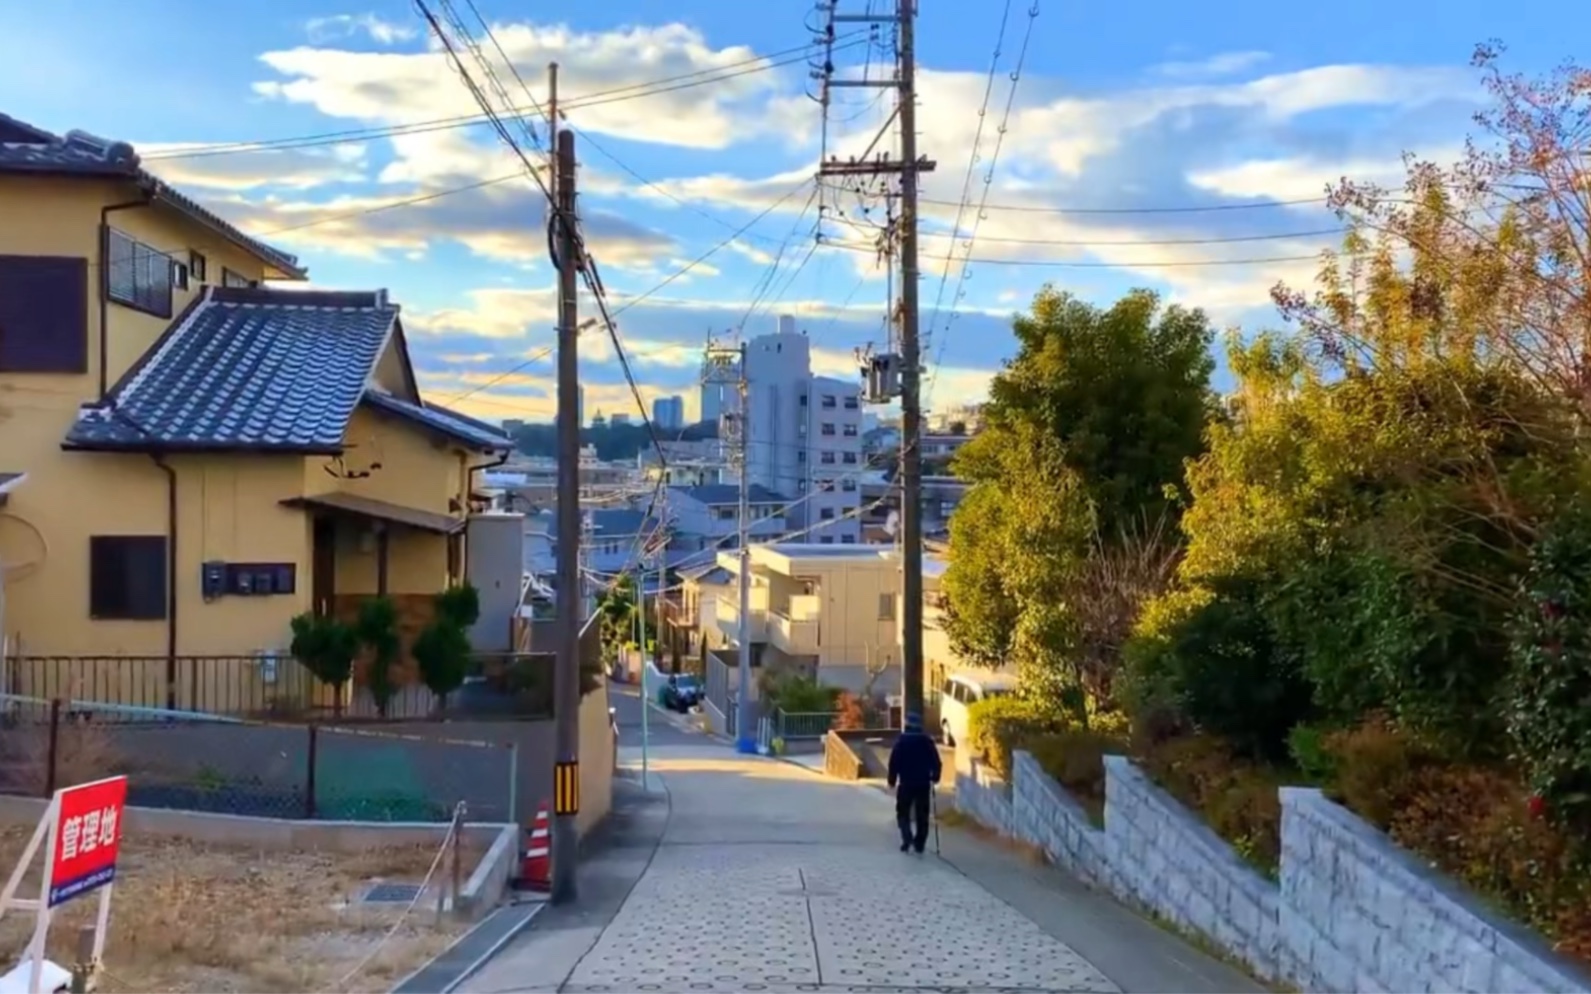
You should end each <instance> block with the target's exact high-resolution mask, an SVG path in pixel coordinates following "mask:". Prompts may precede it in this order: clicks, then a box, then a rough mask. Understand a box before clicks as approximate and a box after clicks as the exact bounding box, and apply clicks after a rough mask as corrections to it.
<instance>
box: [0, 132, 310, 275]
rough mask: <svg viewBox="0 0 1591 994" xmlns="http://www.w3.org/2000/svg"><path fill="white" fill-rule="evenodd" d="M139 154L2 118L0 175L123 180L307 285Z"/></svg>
mask: <svg viewBox="0 0 1591 994" xmlns="http://www.w3.org/2000/svg"><path fill="white" fill-rule="evenodd" d="M141 161H142V160H140V159H139V157H138V152H137V151H136V150H134V148H133V147H132V146H131V145H129V144H128V143H126V142H118V141H110V140H108V139H105V138H100V137H98V136H95V135H91V134H88V133H87V132H85V131H68V132H67V133H66V134H65V135H55V134H51V133H50V132H48V131H45V130H44V129H42V128H37V127H34V126H33V125H31V124H27V123H25V122H23V121H19V120H17V119H16V118H14V117H10V116H7V115H5V114H0V173H36V174H43V175H66V176H120V177H124V178H126V179H129V180H131V181H133V182H135V183H137V184H138V185H139V186H140V187H142V188H143V189H144V191H145V192H146V193H148V194H149V195H150V196H151V197H153V198H155V199H156V200H159V201H161V202H163V203H166V204H169V205H170V206H171V207H173V208H175V209H177V210H179V211H181V212H183V213H184V214H187V215H188V216H189V217H191V218H193V219H194V220H195V221H198V222H199V223H200V224H203V225H205V226H207V227H209V228H212V229H214V230H215V231H216V232H217V233H219V234H220V235H222V236H223V237H224V238H226V239H227V240H229V241H232V242H235V243H236V244H238V245H240V246H242V247H243V248H245V249H247V250H248V251H250V252H252V253H254V254H255V255H258V256H260V257H261V258H264V259H267V260H269V261H270V263H271V265H273V266H275V267H276V268H277V269H279V270H281V271H282V272H283V273H286V274H288V275H289V276H293V277H297V278H299V279H303V278H304V275H305V270H304V267H303V266H301V265H300V264H299V261H298V257H297V256H295V255H291V254H289V253H287V252H283V251H282V250H281V249H278V248H275V247H273V246H270V245H267V244H265V243H264V242H262V241H260V240H259V239H257V238H253V237H250V236H249V235H246V234H244V233H243V232H242V231H241V230H239V229H238V228H237V227H236V226H235V225H233V224H231V223H230V222H228V221H226V220H224V219H223V218H221V217H220V215H218V214H215V213H214V212H212V211H210V210H209V209H207V208H205V207H204V206H202V205H201V204H200V203H199V202H198V201H196V200H194V199H193V198H192V197H189V196H188V195H186V194H184V193H181V192H180V191H178V190H177V188H176V187H174V186H172V185H171V184H170V183H167V182H166V181H164V180H162V179H160V178H158V177H157V176H155V175H154V174H153V173H151V172H149V171H148V170H147V169H145V168H143V166H142V165H141Z"/></svg>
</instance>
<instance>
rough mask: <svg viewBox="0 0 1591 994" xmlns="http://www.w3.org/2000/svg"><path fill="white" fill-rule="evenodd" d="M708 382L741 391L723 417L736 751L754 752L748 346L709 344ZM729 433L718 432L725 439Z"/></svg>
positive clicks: (755, 740) (704, 365)
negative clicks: (730, 467)
mask: <svg viewBox="0 0 1591 994" xmlns="http://www.w3.org/2000/svg"><path fill="white" fill-rule="evenodd" d="M703 371H704V372H705V373H706V374H707V378H708V382H709V383H718V384H723V383H732V384H734V386H735V388H736V390H737V391H738V392H739V397H740V406H739V409H738V413H736V414H734V415H726V416H725V417H724V418H723V425H724V428H731V426H732V429H733V441H734V460H735V462H737V463H738V464H739V467H740V500H739V510H738V512H737V513H736V515H735V527H736V532H737V536H738V539H739V557H738V558H739V565H738V568H737V570H736V572H737V573H739V577H738V579H737V587H738V588H739V594H740V612H739V620H738V624H737V625H736V628H737V634H736V638H737V640H738V641H739V643H740V659H739V663H740V665H739V667H738V668H737V669H738V672H739V676H740V681H739V682H740V690H739V691H738V692H737V693H736V695H735V751H736V752H742V753H747V754H752V753H755V752H756V751H757V733H756V730H755V729H754V728H752V727H751V459H750V455H749V453H748V452H747V437H748V436H749V434H750V429H751V391H750V390H749V389H748V388H747V383H746V346H745V345H744V344H741V345H737V346H735V347H734V348H714V347H713V346H712V345H708V347H707V361H706V362H705V363H704V364H703ZM725 434H726V432H725V431H724V430H722V429H721V430H720V431H719V437H720V438H722V437H723V436H724V435H725Z"/></svg>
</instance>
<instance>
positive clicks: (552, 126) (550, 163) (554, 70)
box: [547, 62, 558, 207]
mask: <svg viewBox="0 0 1591 994" xmlns="http://www.w3.org/2000/svg"><path fill="white" fill-rule="evenodd" d="M547 141H549V142H551V143H552V154H551V155H549V156H547V183H548V184H549V189H551V190H552V195H553V196H554V197H556V196H557V195H558V63H556V62H549V63H547ZM547 206H549V207H551V206H553V205H551V204H548V205H547Z"/></svg>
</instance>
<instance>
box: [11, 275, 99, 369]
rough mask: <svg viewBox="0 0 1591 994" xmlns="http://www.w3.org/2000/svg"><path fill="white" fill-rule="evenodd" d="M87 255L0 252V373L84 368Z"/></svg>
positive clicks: (86, 315)
mask: <svg viewBox="0 0 1591 994" xmlns="http://www.w3.org/2000/svg"><path fill="white" fill-rule="evenodd" d="M88 287H89V276H88V260H87V259H83V258H78V259H73V258H67V257H57V256H26V255H0V373H85V372H87V371H88V297H89V292H88Z"/></svg>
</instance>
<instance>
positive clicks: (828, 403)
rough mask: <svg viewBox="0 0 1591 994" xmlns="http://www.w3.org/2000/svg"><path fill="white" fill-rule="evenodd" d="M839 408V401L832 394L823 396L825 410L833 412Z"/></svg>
mask: <svg viewBox="0 0 1591 994" xmlns="http://www.w3.org/2000/svg"><path fill="white" fill-rule="evenodd" d="M837 406H839V401H838V400H837V399H836V398H835V396H834V395H833V394H832V393H826V394H824V395H823V407H824V409H825V410H833V409H834V408H835V407H837Z"/></svg>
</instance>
